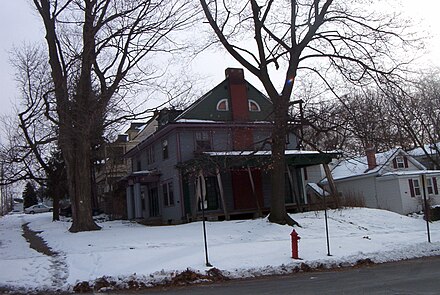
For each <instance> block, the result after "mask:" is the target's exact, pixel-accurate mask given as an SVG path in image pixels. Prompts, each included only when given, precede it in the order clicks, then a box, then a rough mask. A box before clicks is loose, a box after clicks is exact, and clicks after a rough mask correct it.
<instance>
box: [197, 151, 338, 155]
mask: <svg viewBox="0 0 440 295" xmlns="http://www.w3.org/2000/svg"><path fill="white" fill-rule="evenodd" d="M323 153H324V154H327V153H328V154H333V153H334V152H318V151H302V150H286V151H285V155H319V154H323ZM204 154H206V155H209V156H249V155H253V156H270V155H272V152H271V151H225V152H204Z"/></svg>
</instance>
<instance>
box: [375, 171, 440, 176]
mask: <svg viewBox="0 0 440 295" xmlns="http://www.w3.org/2000/svg"><path fill="white" fill-rule="evenodd" d="M432 174H436V175H437V174H440V170H411V171H402V170H399V171H390V172H387V173H384V174H382V176H393V175H394V176H411V175H432Z"/></svg>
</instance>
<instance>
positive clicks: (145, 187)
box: [125, 68, 334, 223]
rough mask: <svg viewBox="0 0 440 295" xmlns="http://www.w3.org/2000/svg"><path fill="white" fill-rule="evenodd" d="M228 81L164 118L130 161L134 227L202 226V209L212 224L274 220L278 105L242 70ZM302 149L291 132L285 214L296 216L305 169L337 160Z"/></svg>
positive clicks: (130, 155)
mask: <svg viewBox="0 0 440 295" xmlns="http://www.w3.org/2000/svg"><path fill="white" fill-rule="evenodd" d="M225 74H226V78H225V80H224V81H222V82H221V83H220V84H218V85H217V86H215V87H214V88H213V89H211V90H210V91H209V92H208V93H206V94H205V95H204V96H202V97H201V98H199V99H198V100H196V101H195V102H194V103H193V104H192V105H190V106H189V107H188V108H187V109H185V110H175V109H170V110H162V111H160V112H158V113H157V122H158V126H157V131H155V132H153V133H152V134H150V135H149V136H147V137H146V138H145V139H143V140H142V141H141V142H140V143H138V144H137V145H136V146H135V147H134V148H132V149H131V150H130V151H128V152H127V154H126V155H125V156H126V157H127V158H129V159H131V163H132V165H131V171H130V173H129V175H128V176H127V177H126V181H127V193H126V195H127V215H128V218H129V219H145V221H146V222H151V223H155V222H157V223H180V222H188V221H191V220H195V219H199V218H200V214H201V209H204V211H206V212H204V213H205V214H206V215H207V217H208V218H210V219H213V220H223V219H230V218H231V219H232V218H243V217H254V216H258V215H261V214H263V213H267V212H268V210H269V207H270V196H271V184H270V158H271V152H270V149H271V146H270V136H271V131H272V128H273V124H272V119H271V116H272V110H273V105H272V102H271V101H270V100H269V99H268V98H267V97H266V96H265V95H263V94H262V93H261V92H260V91H258V90H257V89H256V88H255V87H253V86H252V85H251V84H250V83H248V82H247V81H246V80H245V79H244V74H243V70H242V69H233V68H229V69H227V70H226V72H225ZM291 127H292V128H294V127H295V126H293V125H292V126H291ZM298 146H299V144H298V139H297V137H296V136H295V134H294V130H292V132H290V133H289V135H288V136H287V138H286V148H287V150H286V159H287V163H288V169H286V176H285V177H286V179H287V181H286V190H287V194H286V206H287V208H288V209H292V210H299V209H300V206H304V205H307V198H306V195H305V189H304V183H303V180H304V174H303V172H304V171H303V169H302V168H303V167H306V166H310V165H316V164H320V163H328V162H330V161H331V159H332V157H333V156H334V155H333V154H331V153H329V154H326V153H320V152H316V151H301V150H298V149H297V147H298ZM202 195H205V198H201V197H200V196H202ZM202 199H204V202H203V204H202V201H201V200H202ZM202 206H203V208H202Z"/></svg>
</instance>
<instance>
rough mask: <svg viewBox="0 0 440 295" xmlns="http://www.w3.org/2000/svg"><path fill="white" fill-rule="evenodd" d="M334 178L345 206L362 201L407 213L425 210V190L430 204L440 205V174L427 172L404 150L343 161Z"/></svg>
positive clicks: (433, 171)
mask: <svg viewBox="0 0 440 295" xmlns="http://www.w3.org/2000/svg"><path fill="white" fill-rule="evenodd" d="M332 175H333V179H334V181H335V184H336V187H337V190H338V192H339V193H340V195H341V197H343V198H345V199H346V200H345V201H346V203H350V199H351V202H353V201H355V200H361V201H362V203H364V204H363V205H365V206H366V207H369V208H378V209H386V210H390V211H394V212H397V213H400V214H408V213H412V212H417V211H421V210H422V208H423V201H422V199H423V198H422V196H423V191H424V190H425V193H426V197H427V199H428V200H429V202H430V204H431V205H436V204H440V194H439V189H438V179H439V177H440V171H438V170H427V169H426V167H425V166H423V165H422V164H421V163H420V162H418V161H417V160H416V159H415V158H414V157H412V156H411V155H409V154H408V153H406V152H405V151H403V150H402V149H401V148H395V149H392V150H389V151H387V152H383V153H375V152H374V151H373V150H369V151H367V153H366V156H364V157H356V158H351V159H346V160H343V161H340V162H338V163H337V164H336V165H335V166H334V167H333V169H332Z"/></svg>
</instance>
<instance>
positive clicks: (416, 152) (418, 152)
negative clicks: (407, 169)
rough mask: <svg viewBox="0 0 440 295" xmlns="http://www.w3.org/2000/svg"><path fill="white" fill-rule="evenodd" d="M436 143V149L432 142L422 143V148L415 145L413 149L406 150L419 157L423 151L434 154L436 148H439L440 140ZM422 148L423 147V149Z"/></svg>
mask: <svg viewBox="0 0 440 295" xmlns="http://www.w3.org/2000/svg"><path fill="white" fill-rule="evenodd" d="M436 145H437V149H436V147H435V145H433V144H425V145H423V148H422V147H417V148H415V149H412V150H410V151H408V154H409V155H411V156H413V157H420V156H424V155H425V151H426V152H428V153H429V154H433V155H435V154H437V150H440V142H438V143H437V144H436ZM423 149H425V151H424V150H423Z"/></svg>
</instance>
